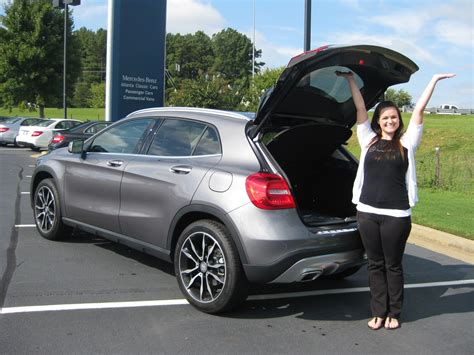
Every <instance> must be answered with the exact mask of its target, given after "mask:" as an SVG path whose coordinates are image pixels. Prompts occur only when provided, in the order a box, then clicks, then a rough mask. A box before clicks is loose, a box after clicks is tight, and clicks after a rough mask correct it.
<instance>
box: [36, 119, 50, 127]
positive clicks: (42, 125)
mask: <svg viewBox="0 0 474 355" xmlns="http://www.w3.org/2000/svg"><path fill="white" fill-rule="evenodd" d="M54 122H55V121H54V120H46V121H41V122H38V123H36V124H35V126H39V127H47V126H49V125H50V124H51V123H54Z"/></svg>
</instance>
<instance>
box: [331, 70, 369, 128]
mask: <svg viewBox="0 0 474 355" xmlns="http://www.w3.org/2000/svg"><path fill="white" fill-rule="evenodd" d="M336 75H337V76H342V77H343V78H346V79H347V82H348V84H349V88H350V89H351V94H352V100H353V101H354V105H355V108H356V110H357V124H361V123H364V122H365V121H367V120H368V119H369V116H368V115H367V109H366V108H365V102H364V98H363V97H362V94H361V93H360V90H359V88H358V87H357V84H356V82H355V80H354V74H353V73H352V72H350V71H349V72H341V71H336Z"/></svg>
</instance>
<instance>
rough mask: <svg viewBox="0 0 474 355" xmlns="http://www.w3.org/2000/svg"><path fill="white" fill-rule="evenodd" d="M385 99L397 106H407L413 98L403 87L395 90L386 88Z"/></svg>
mask: <svg viewBox="0 0 474 355" xmlns="http://www.w3.org/2000/svg"><path fill="white" fill-rule="evenodd" d="M385 100H388V101H392V102H393V103H394V104H395V105H397V107H400V108H401V107H403V106H409V105H411V104H412V100H413V98H412V97H411V95H410V94H409V93H408V92H406V91H405V90H403V89H400V90H398V91H397V90H395V89H392V88H388V89H387V90H386V91H385Z"/></svg>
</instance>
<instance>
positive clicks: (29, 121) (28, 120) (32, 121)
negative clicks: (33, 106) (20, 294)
mask: <svg viewBox="0 0 474 355" xmlns="http://www.w3.org/2000/svg"><path fill="white" fill-rule="evenodd" d="M36 121H37V120H36V118H31V119H27V120H24V121H23V122H22V123H20V126H32V125H34V123H35V122H36Z"/></svg>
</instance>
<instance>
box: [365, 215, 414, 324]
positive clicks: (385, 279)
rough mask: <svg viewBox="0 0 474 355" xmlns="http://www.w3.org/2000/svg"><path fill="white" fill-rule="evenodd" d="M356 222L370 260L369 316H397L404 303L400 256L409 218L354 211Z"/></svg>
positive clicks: (408, 229)
mask: <svg viewBox="0 0 474 355" xmlns="http://www.w3.org/2000/svg"><path fill="white" fill-rule="evenodd" d="M357 222H358V224H359V230H360V235H361V237H362V243H363V244H364V248H365V251H366V253H367V258H368V261H369V264H368V271H369V286H370V308H371V310H372V315H373V316H374V317H382V318H384V317H393V318H397V319H398V318H399V317H400V313H401V311H402V304H403V267H402V259H403V253H404V251H405V245H406V242H407V239H408V235H409V234H410V230H411V217H391V216H384V215H378V214H373V213H365V212H357Z"/></svg>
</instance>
